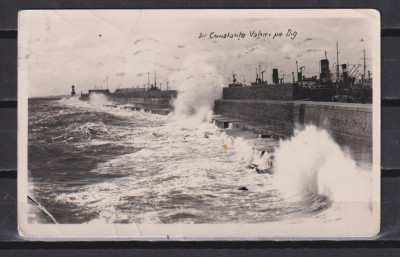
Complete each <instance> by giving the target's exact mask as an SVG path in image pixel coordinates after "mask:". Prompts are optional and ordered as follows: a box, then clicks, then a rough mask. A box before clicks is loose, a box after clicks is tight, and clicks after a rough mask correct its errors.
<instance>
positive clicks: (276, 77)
mask: <svg viewBox="0 0 400 257" xmlns="http://www.w3.org/2000/svg"><path fill="white" fill-rule="evenodd" d="M272 82H273V83H274V84H278V83H279V74H278V69H272Z"/></svg>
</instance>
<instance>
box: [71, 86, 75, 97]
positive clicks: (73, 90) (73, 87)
mask: <svg viewBox="0 0 400 257" xmlns="http://www.w3.org/2000/svg"><path fill="white" fill-rule="evenodd" d="M74 95H75V86H74V85H72V91H71V96H74Z"/></svg>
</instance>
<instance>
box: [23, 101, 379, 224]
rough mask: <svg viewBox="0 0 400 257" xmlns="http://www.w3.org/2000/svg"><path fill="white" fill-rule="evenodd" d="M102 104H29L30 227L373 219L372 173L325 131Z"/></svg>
mask: <svg viewBox="0 0 400 257" xmlns="http://www.w3.org/2000/svg"><path fill="white" fill-rule="evenodd" d="M107 104H109V103H108V101H107V99H105V97H104V96H101V95H97V96H95V97H91V100H90V101H87V102H85V101H80V100H79V99H77V98H65V99H61V100H54V101H46V100H34V99H31V100H29V114H28V117H29V143H28V178H29V180H28V192H29V197H30V198H31V199H32V200H33V201H34V202H35V203H32V205H39V206H40V208H41V210H46V212H41V211H38V209H37V208H36V209H35V208H32V209H31V210H30V215H29V222H30V223H54V222H57V223H60V224H82V223H92V222H97V223H98V222H100V223H122V224H129V223H136V224H137V223H146V224H147V223H155V224H174V223H188V224H221V223H227V224H228V223H233V224H237V223H266V222H282V221H284V222H288V223H303V222H315V221H318V222H322V223H324V222H326V223H329V222H334V221H336V220H341V219H346V217H347V216H348V214H349V213H351V212H352V211H351V209H350V211H349V210H346V211H343V210H342V209H341V208H342V207H341V205H340V203H343V202H348V203H351V204H350V207H348V208H352V207H351V206H354V203H359V205H360V206H361V205H362V206H364V207H365V208H364V207H363V209H362V211H363V215H368V213H372V210H371V205H370V204H371V201H372V171H371V169H370V168H368V167H369V166H368V165H367V166H365V165H360V164H359V163H358V162H356V161H354V160H353V159H352V158H351V155H349V154H348V153H346V151H344V150H343V149H342V148H341V147H340V146H339V145H337V144H336V143H335V141H334V140H333V139H332V138H331V137H330V135H329V133H328V132H327V131H324V130H322V129H319V128H316V127H314V126H311V125H309V126H306V127H304V128H302V129H298V130H296V131H295V133H294V136H293V137H291V138H288V139H274V138H260V137H258V136H257V135H254V134H252V135H251V133H248V132H244V131H238V130H235V129H232V128H227V129H220V128H218V127H217V126H215V125H214V124H213V123H212V120H211V119H210V117H211V116H210V115H212V113H211V114H209V115H208V116H207V117H208V118H203V119H198V118H197V117H195V116H190V115H188V114H186V115H177V114H175V113H171V114H169V115H158V114H151V113H146V112H144V111H131V110H126V109H124V108H123V106H117V107H115V106H114V107H110V106H107ZM346 208H347V207H346ZM357 210H358V211H359V210H360V209H359V208H357ZM357 213H359V212H357ZM49 215H50V216H51V218H49V217H48V216H49ZM356 216H357V218H360V217H359V215H358V214H357V215H356Z"/></svg>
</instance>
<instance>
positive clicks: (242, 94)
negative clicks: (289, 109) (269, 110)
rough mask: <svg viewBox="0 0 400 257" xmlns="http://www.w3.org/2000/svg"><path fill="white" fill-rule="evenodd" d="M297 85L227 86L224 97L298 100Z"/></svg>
mask: <svg viewBox="0 0 400 257" xmlns="http://www.w3.org/2000/svg"><path fill="white" fill-rule="evenodd" d="M296 87H298V86H296V85H294V84H292V83H285V84H278V85H268V86H248V87H225V88H224V89H223V99H243V100H288V101H289V100H296V99H298V98H297V94H295V91H296Z"/></svg>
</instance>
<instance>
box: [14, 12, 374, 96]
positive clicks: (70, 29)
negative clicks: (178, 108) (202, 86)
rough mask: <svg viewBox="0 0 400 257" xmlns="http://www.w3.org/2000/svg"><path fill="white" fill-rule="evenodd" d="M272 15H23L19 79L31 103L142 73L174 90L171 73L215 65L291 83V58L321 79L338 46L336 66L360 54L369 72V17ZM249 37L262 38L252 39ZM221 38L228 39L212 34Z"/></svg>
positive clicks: (140, 81)
mask: <svg viewBox="0 0 400 257" xmlns="http://www.w3.org/2000/svg"><path fill="white" fill-rule="evenodd" d="M277 12H278V13H277ZM274 14H275V15H269V13H268V12H267V13H264V12H255V13H252V12H251V11H248V10H239V11H219V10H216V11H207V10H205V11H194V12H190V11H185V10H181V11H178V10H171V11H160V10H154V11H149V10H148V11H143V10H142V11H140V10H131V11H116V10H108V11H105V10H92V11H28V12H22V14H20V17H19V42H18V43H19V49H18V59H19V60H18V61H19V66H18V67H19V72H20V74H22V76H20V78H22V81H23V82H25V83H27V85H28V91H29V97H38V96H51V95H66V94H69V93H70V92H71V85H75V88H76V92H77V93H78V94H79V93H80V92H83V93H87V91H88V90H89V89H93V88H95V87H98V88H103V89H105V88H107V80H108V88H109V89H110V90H111V91H114V90H115V89H117V88H127V87H143V86H145V85H147V80H148V73H150V80H151V82H152V81H153V80H154V73H156V74H157V83H161V87H162V89H166V85H167V82H168V83H169V86H170V88H171V89H174V88H176V87H177V86H176V85H177V84H178V83H181V82H180V81H176V78H182V76H177V74H180V73H182V72H184V69H187V67H188V65H191V66H193V67H192V68H190V69H188V70H190V72H192V73H193V72H196V71H199V73H201V71H202V68H203V67H205V66H209V65H212V66H213V67H214V68H215V69H214V70H215V72H216V73H218V75H219V76H222V77H223V79H224V83H225V84H226V85H227V84H228V83H231V81H232V73H233V72H234V73H235V74H237V79H238V80H239V81H241V82H243V81H245V82H246V84H250V82H252V81H255V78H256V69H257V68H258V67H259V65H260V66H261V70H265V74H264V80H267V81H268V82H272V69H273V68H276V69H278V70H279V73H280V77H282V76H283V75H284V76H285V81H291V73H292V72H295V71H296V61H297V62H298V66H299V67H301V66H304V67H305V68H304V75H305V76H306V77H309V76H314V75H318V73H319V60H321V59H324V58H325V51H326V52H327V57H328V59H329V61H330V66H331V69H332V70H333V65H335V64H336V41H338V45H339V63H340V64H342V63H347V64H350V65H352V64H361V63H362V57H363V50H364V49H365V50H366V56H367V70H371V61H372V59H371V55H372V52H371V51H372V41H373V37H372V29H371V20H370V19H366V18H364V17H359V16H357V15H355V16H354V17H353V16H350V17H349V18H335V15H326V17H325V16H324V15H320V18H311V16H310V15H299V13H297V15H294V17H293V16H288V15H281V16H279V15H277V14H279V11H275V13H274ZM289 30H290V31H289ZM252 31H254V32H255V34H257V33H259V32H260V31H261V33H264V36H262V37H252V36H251V33H250V32H252ZM288 31H289V33H288ZM226 33H231V34H235V36H234V37H233V38H215V37H214V36H215V35H221V36H223V35H224V34H226ZM200 34H202V35H203V37H200ZM238 35H241V36H242V37H238ZM243 35H244V36H243ZM274 35H276V36H275V37H274ZM210 36H211V37H212V38H211V37H210ZM197 57H199V58H197ZM200 57H201V58H200ZM189 60H190V63H189V64H188V62H189ZM196 60H198V62H197V61H196ZM185 67H186V68H185ZM187 76H190V74H187ZM20 81H21V80H20Z"/></svg>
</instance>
